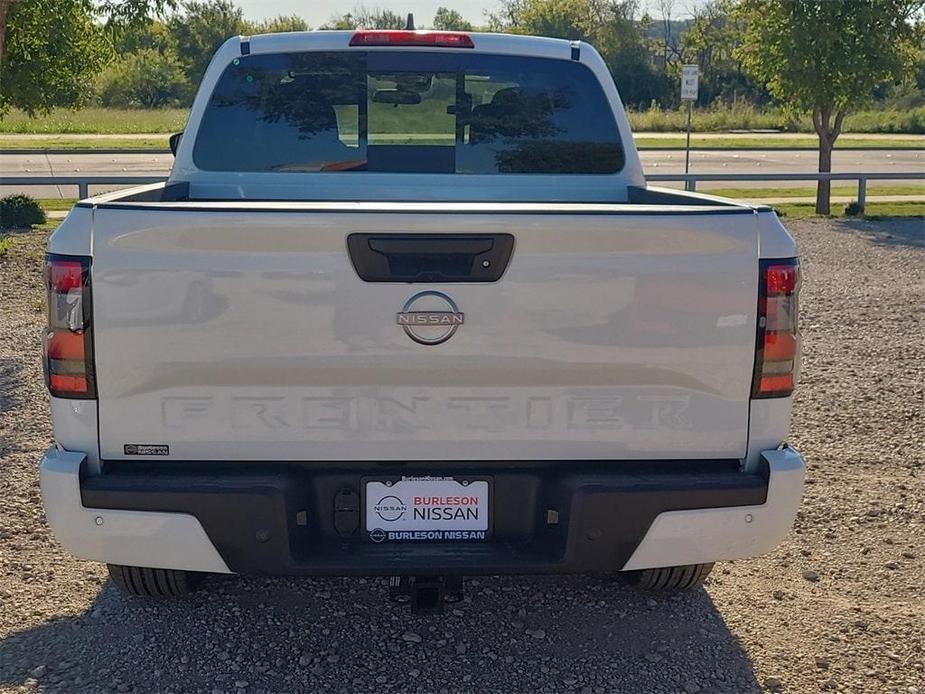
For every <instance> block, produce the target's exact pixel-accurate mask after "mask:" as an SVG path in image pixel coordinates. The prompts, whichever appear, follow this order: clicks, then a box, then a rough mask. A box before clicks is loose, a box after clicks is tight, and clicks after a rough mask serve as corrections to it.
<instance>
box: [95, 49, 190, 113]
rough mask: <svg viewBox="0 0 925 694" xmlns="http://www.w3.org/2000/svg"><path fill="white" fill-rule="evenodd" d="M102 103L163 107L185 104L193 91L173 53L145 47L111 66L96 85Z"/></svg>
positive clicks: (114, 105) (134, 106) (117, 105)
mask: <svg viewBox="0 0 925 694" xmlns="http://www.w3.org/2000/svg"><path fill="white" fill-rule="evenodd" d="M97 88H98V90H99V95H100V103H101V104H102V105H103V106H109V107H115V108H164V107H167V106H177V105H179V104H181V103H184V102H185V101H186V100H187V97H188V96H189V94H190V93H191V91H192V88H191V86H190V83H189V80H188V79H187V78H186V75H185V74H184V72H183V67H182V66H181V65H180V60H179V58H177V56H176V54H174V53H173V52H171V51H163V52H162V51H158V50H156V49H154V48H142V49H140V50H138V51H136V52H135V53H129V54H127V55H125V56H123V57H122V58H120V59H119V60H117V61H116V62H115V63H113V64H112V65H110V66H109V67H107V68H106V70H104V71H103V74H102V75H100V79H99V81H98V82H97Z"/></svg>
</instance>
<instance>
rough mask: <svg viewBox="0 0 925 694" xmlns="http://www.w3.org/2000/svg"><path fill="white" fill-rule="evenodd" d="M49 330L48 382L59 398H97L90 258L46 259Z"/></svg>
mask: <svg viewBox="0 0 925 694" xmlns="http://www.w3.org/2000/svg"><path fill="white" fill-rule="evenodd" d="M45 282H46V286H47V288H48V330H47V331H46V333H45V379H46V383H47V384H48V390H49V392H50V393H51V394H52V395H53V396H54V397H56V398H79V399H90V398H95V397H96V379H95V377H94V374H93V336H92V334H91V325H92V321H91V313H92V301H91V296H90V259H89V258H87V257H84V256H64V255H55V254H49V255H48V256H47V258H46V259H45Z"/></svg>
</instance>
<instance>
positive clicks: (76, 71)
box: [0, 0, 110, 115]
mask: <svg viewBox="0 0 925 694" xmlns="http://www.w3.org/2000/svg"><path fill="white" fill-rule="evenodd" d="M4 9H5V10H6V14H5V15H4V20H5V26H3V27H2V34H3V41H2V54H0V72H2V76H3V79H2V80H0V115H2V114H3V113H5V112H6V111H7V110H9V108H10V107H11V106H16V107H18V108H21V109H23V110H24V111H26V113H28V114H29V115H35V114H36V113H44V112H48V111H50V110H51V109H52V108H54V107H56V106H69V107H77V106H81V105H83V104H84V103H86V101H87V100H88V99H89V98H90V97H91V96H92V94H93V89H92V82H93V77H94V76H95V75H96V73H98V72H99V71H100V69H101V68H102V67H103V65H105V64H106V61H107V60H108V58H109V56H110V48H109V44H108V42H107V41H106V37H105V35H104V32H103V29H102V28H101V27H99V26H98V25H97V24H96V23H95V22H94V16H93V12H92V9H93V8H92V6H91V5H90V3H89V2H88V1H86V0H21V1H20V2H16V3H9V2H7V3H5V5H4Z"/></svg>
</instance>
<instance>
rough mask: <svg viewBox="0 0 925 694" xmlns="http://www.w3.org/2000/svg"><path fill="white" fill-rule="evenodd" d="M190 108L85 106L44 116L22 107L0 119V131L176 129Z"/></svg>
mask: <svg viewBox="0 0 925 694" xmlns="http://www.w3.org/2000/svg"><path fill="white" fill-rule="evenodd" d="M188 113H189V109H185V108H168V109H158V110H140V109H116V108H85V109H83V110H80V111H68V110H65V109H55V110H54V111H52V112H51V113H50V114H48V115H47V116H39V117H38V118H29V116H27V115H26V114H25V113H23V112H22V111H16V110H14V111H10V113H8V114H7V115H6V116H4V117H3V118H2V119H0V133H33V134H52V135H58V134H69V133H92V134H99V135H112V134H114V135H122V134H125V133H166V134H168V135H169V134H170V133H175V132H179V131H180V130H183V126H184V124H185V123H186V116H187V114H188Z"/></svg>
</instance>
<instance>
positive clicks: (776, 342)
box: [752, 258, 800, 398]
mask: <svg viewBox="0 0 925 694" xmlns="http://www.w3.org/2000/svg"><path fill="white" fill-rule="evenodd" d="M759 272H760V275H759V279H758V336H757V342H756V345H755V374H754V378H753V379H752V397H753V398H783V397H787V396H788V395H791V394H792V393H793V387H794V385H795V380H796V375H797V371H798V366H799V364H798V360H799V358H800V333H799V330H798V326H797V320H798V308H799V306H798V299H799V293H800V263H799V261H798V260H797V259H796V258H788V259H783V260H762V261H760V266H759Z"/></svg>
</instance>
